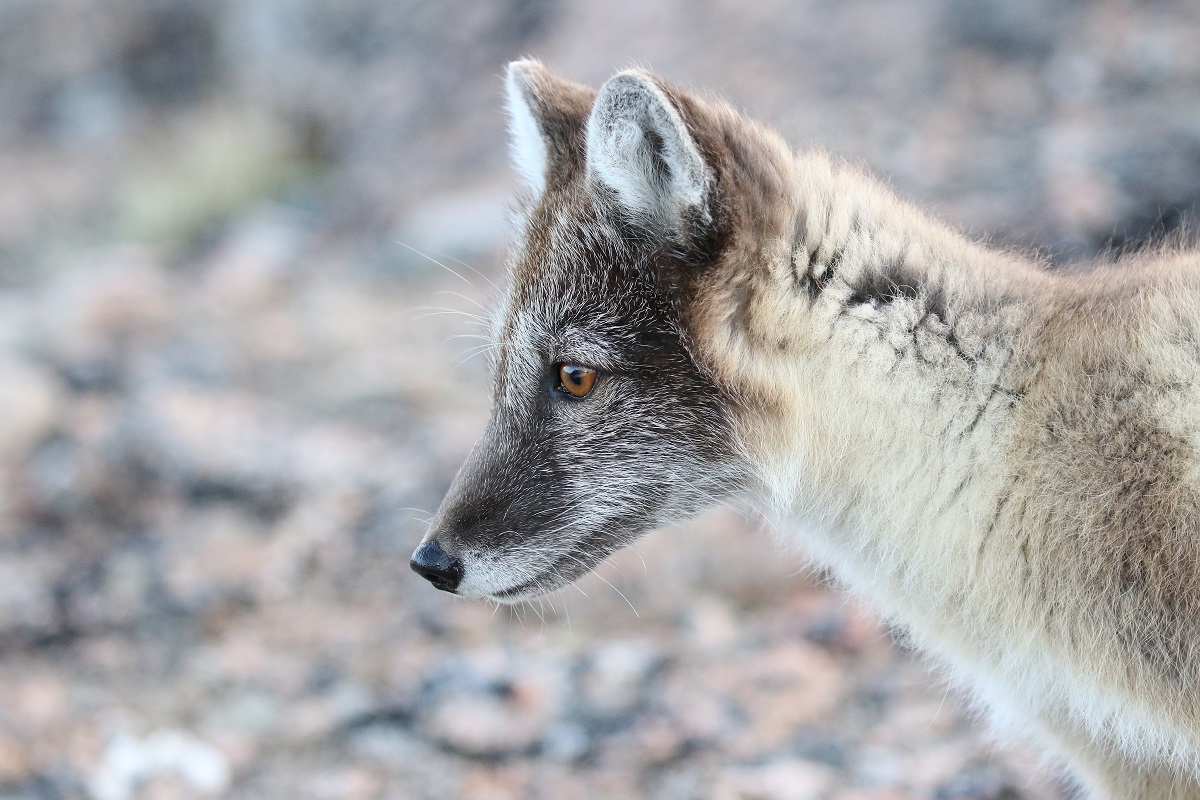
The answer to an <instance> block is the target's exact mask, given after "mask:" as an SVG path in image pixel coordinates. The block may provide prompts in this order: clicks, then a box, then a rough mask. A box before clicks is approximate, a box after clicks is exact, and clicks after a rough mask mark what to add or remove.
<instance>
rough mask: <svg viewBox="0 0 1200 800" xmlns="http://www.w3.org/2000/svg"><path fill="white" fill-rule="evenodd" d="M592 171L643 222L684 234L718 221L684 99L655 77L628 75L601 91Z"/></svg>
mask: <svg viewBox="0 0 1200 800" xmlns="http://www.w3.org/2000/svg"><path fill="white" fill-rule="evenodd" d="M587 167H588V174H589V177H591V178H593V179H594V180H597V181H599V182H600V183H601V184H603V185H604V186H607V187H608V188H609V189H610V190H612V191H613V193H614V194H615V196H616V199H617V201H618V203H619V204H620V205H621V207H622V209H623V210H624V211H625V213H626V214H627V215H628V216H629V217H631V218H632V219H634V220H635V221H638V222H641V223H643V224H650V225H653V226H657V227H664V228H666V229H668V230H670V231H676V232H680V231H683V230H684V229H686V228H689V227H694V226H695V225H697V224H699V225H701V226H703V225H707V224H709V223H711V222H712V194H713V177H712V173H711V170H710V169H709V167H708V165H707V164H706V163H705V159H704V157H703V156H702V155H701V152H700V149H699V147H698V146H697V143H696V141H695V139H694V138H693V135H692V133H691V132H690V131H689V129H688V126H687V123H686V122H685V121H684V117H683V115H682V114H681V113H680V109H679V107H678V106H677V105H676V100H675V99H673V98H672V96H671V94H670V93H669V91H668V90H667V89H666V88H665V87H663V86H662V85H660V83H659V82H658V80H657V79H656V78H655V77H654V76H652V75H650V74H649V73H646V72H642V71H641V70H629V71H626V72H622V73H620V74H618V75H616V76H614V77H613V78H612V79H610V80H609V81H608V82H607V83H605V84H604V86H602V87H601V88H600V93H599V95H598V96H597V98H596V102H595V105H594V106H593V108H592V113H591V115H590V116H589V117H588V122H587Z"/></svg>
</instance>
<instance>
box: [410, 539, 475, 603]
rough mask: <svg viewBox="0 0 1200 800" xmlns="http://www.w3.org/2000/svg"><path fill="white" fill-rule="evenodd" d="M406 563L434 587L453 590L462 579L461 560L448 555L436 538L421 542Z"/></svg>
mask: <svg viewBox="0 0 1200 800" xmlns="http://www.w3.org/2000/svg"><path fill="white" fill-rule="evenodd" d="M408 565H409V566H410V567H412V568H413V572H416V573H417V574H418V575H420V576H422V577H423V578H425V579H427V580H428V581H429V582H430V583H432V584H433V586H434V588H436V589H441V590H442V591H443V592H453V591H454V590H455V589H457V588H458V582H459V581H461V580H462V576H463V567H462V562H461V561H459V560H458V559H457V558H454V557H453V556H451V555H449V554H448V553H447V552H446V551H445V550H443V549H442V546H441V545H440V544H438V543H437V540H436V539H430V540H429V541H427V542H424V543H422V544H421V546H420V547H418V548H417V550H416V552H415V553H413V555H412V560H411V561H409V562H408Z"/></svg>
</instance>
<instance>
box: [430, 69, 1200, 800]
mask: <svg viewBox="0 0 1200 800" xmlns="http://www.w3.org/2000/svg"><path fill="white" fill-rule="evenodd" d="M507 90H508V106H509V112H510V129H511V138H512V155H513V160H514V162H515V165H516V168H517V170H518V172H519V173H520V175H521V177H522V178H523V180H524V183H525V184H526V186H527V189H528V191H527V193H526V194H525V196H524V197H523V198H522V199H521V201H520V207H519V211H518V213H517V240H516V246H515V248H514V252H513V254H512V257H511V263H510V285H509V288H508V290H507V295H506V298H505V300H504V303H503V306H502V307H501V308H500V309H499V314H498V317H497V340H498V348H497V351H496V352H497V356H496V360H495V387H494V394H493V404H492V406H493V407H492V418H491V421H490V423H489V424H488V427H487V430H486V431H485V433H484V434H483V436H482V438H481V439H480V440H479V442H478V444H477V445H476V446H475V448H474V450H473V451H472V453H471V455H470V457H469V458H468V460H467V462H466V464H465V465H464V466H463V468H462V470H461V471H460V472H459V474H458V476H457V478H455V480H454V483H453V486H452V487H451V489H450V491H449V493H448V495H447V497H446V499H445V501H444V502H443V504H442V507H441V509H440V511H439V512H438V515H437V518H436V520H435V521H434V524H433V526H432V528H431V529H430V532H429V534H428V535H427V536H426V538H425V540H424V542H423V543H422V544H421V546H420V547H419V548H418V549H417V551H416V553H415V554H414V555H413V560H412V566H413V568H414V569H415V570H416V571H417V572H419V573H421V574H422V575H424V576H425V577H427V578H428V579H429V580H430V581H431V582H432V583H433V584H434V585H435V586H436V587H438V588H439V589H444V590H446V591H451V592H456V593H458V594H460V595H463V596H465V597H489V598H493V599H495V600H500V601H505V602H510V601H517V600H521V599H524V598H529V597H532V596H535V595H538V594H541V593H543V592H547V591H550V590H552V589H555V588H558V587H560V586H563V585H565V584H567V583H568V582H570V581H572V580H574V579H575V578H577V577H579V576H580V575H581V574H583V573H585V572H586V571H588V570H589V569H590V568H591V567H593V566H594V565H595V564H597V563H598V562H599V561H600V560H602V559H603V558H605V557H606V556H607V555H608V554H609V553H611V552H612V551H614V550H616V549H617V548H619V547H621V546H622V545H624V544H627V543H629V542H631V541H633V540H634V539H636V538H637V537H639V536H641V535H642V534H643V533H645V532H647V531H649V530H651V529H652V528H655V527H657V526H660V525H662V524H664V523H667V522H671V521H676V520H680V519H682V518H685V517H688V516H691V515H693V514H695V513H697V512H699V511H701V510H703V509H704V508H706V507H708V506H710V505H711V504H713V503H717V502H721V501H722V500H727V499H732V498H744V497H750V498H753V500H752V502H757V503H758V504H759V505H760V506H761V507H763V508H764V509H765V510H767V511H768V512H769V513H771V514H773V515H774V516H775V517H776V518H778V519H779V520H780V521H781V525H782V526H784V527H785V529H786V527H787V526H788V524H789V521H792V522H795V523H797V524H796V525H795V526H794V527H796V528H798V529H801V530H803V531H804V532H805V533H804V536H803V539H804V541H803V546H804V548H805V549H806V550H807V551H808V552H810V553H811V554H812V555H813V557H814V558H816V559H817V560H819V561H820V562H821V563H822V564H824V565H826V566H828V567H829V568H830V569H831V570H832V571H833V572H834V574H836V575H837V576H838V577H839V579H840V580H841V581H842V582H844V583H845V584H846V585H847V586H849V587H850V588H851V589H852V590H854V591H856V592H858V593H860V594H861V595H862V596H863V597H865V598H866V599H867V600H868V601H869V602H870V603H872V604H873V605H874V606H875V607H876V608H877V609H878V610H879V611H880V612H881V613H883V614H885V615H887V616H888V617H889V618H891V619H894V620H895V621H897V622H898V623H900V624H902V625H903V626H905V627H906V628H907V630H908V631H909V633H910V635H911V637H912V639H913V640H914V641H915V642H917V643H918V644H920V645H921V646H923V647H924V648H925V649H927V650H928V651H929V652H931V653H932V654H933V655H934V656H935V657H936V658H937V659H938V660H939V661H941V662H942V663H944V664H946V665H947V666H948V667H949V669H950V671H951V674H952V675H953V677H954V678H955V679H957V680H959V681H960V682H961V683H963V684H964V685H965V686H966V687H968V690H969V691H970V692H972V693H973V694H974V695H975V696H976V697H977V698H978V699H979V700H980V701H981V702H982V703H983V704H984V705H985V707H987V708H989V709H990V710H991V712H992V715H993V716H994V717H995V719H996V720H997V721H998V722H1000V723H1002V724H1004V725H1005V726H1006V727H1007V729H1009V730H1014V729H1015V730H1017V731H1020V732H1023V733H1024V734H1026V735H1028V736H1031V737H1034V738H1035V739H1036V740H1038V741H1041V742H1043V743H1044V744H1045V745H1046V746H1047V747H1049V748H1051V749H1052V750H1053V751H1054V752H1057V753H1059V754H1061V756H1062V757H1063V758H1065V759H1066V760H1067V761H1068V762H1069V764H1070V765H1071V766H1072V767H1073V769H1074V771H1075V773H1076V775H1077V776H1078V778H1079V779H1080V781H1081V783H1082V784H1083V785H1084V786H1086V787H1087V790H1088V791H1089V793H1090V796H1092V797H1096V798H1121V799H1122V800H1127V799H1128V798H1156V799H1158V798H1200V253H1198V252H1197V251H1190V252H1189V251H1185V250H1183V249H1178V250H1176V251H1172V252H1168V251H1163V252H1159V253H1157V254H1155V255H1153V256H1148V257H1144V258H1136V259H1135V258H1130V259H1126V260H1124V261H1123V263H1120V264H1115V265H1102V266H1097V267H1095V268H1093V269H1088V270H1071V271H1065V270H1047V269H1046V268H1044V266H1043V265H1041V264H1037V263H1033V262H1031V261H1030V260H1029V259H1027V258H1025V257H1023V256H1021V255H1018V254H1015V253H1011V252H1004V251H1000V250H996V249H991V248H988V247H985V246H983V245H980V244H977V243H974V242H972V241H969V240H968V239H966V238H964V237H963V236H961V235H960V234H958V233H957V232H955V231H954V230H952V229H951V228H950V227H948V226H946V225H944V224H942V223H940V222H938V221H937V220H935V219H932V218H931V217H930V216H929V215H927V214H925V213H923V212H921V211H920V210H918V209H916V208H914V207H913V206H911V205H908V204H906V203H904V202H902V201H900V200H898V199H897V198H896V197H894V196H893V194H892V193H891V192H889V191H888V190H887V189H886V188H884V187H882V186H881V185H880V184H879V183H877V182H875V181H874V180H872V179H871V178H869V177H867V176H865V175H863V174H862V173H861V172H859V171H857V170H856V169H854V168H852V167H849V166H847V165H846V164H843V163H841V162H838V161H837V160H835V159H832V158H830V157H829V156H827V155H825V154H822V153H819V152H806V153H800V154H797V153H795V152H793V150H792V149H791V148H790V147H788V146H787V144H786V143H785V142H784V141H782V140H781V139H780V137H778V136H777V135H776V134H774V133H772V132H771V131H769V130H767V129H766V128H764V127H763V126H761V125H759V124H757V123H755V122H752V121H750V120H747V119H745V118H743V117H742V116H740V115H739V114H738V113H736V112H735V111H733V110H732V109H731V108H730V107H729V106H728V105H726V104H724V103H722V102H719V101H715V100H712V99H706V98H702V97H699V96H696V95H694V94H691V93H687V92H684V91H681V90H679V89H677V88H675V87H673V86H671V85H670V84H668V83H666V82H664V81H663V80H661V79H660V78H658V77H656V76H655V75H652V74H650V73H647V72H644V71H640V70H630V71H626V72H621V73H619V74H617V75H616V76H615V77H613V78H612V79H611V80H609V81H608V82H607V83H605V84H604V85H603V86H602V87H601V88H600V90H599V92H596V91H594V90H591V89H589V88H586V87H584V86H580V85H577V84H574V83H571V82H568V81H566V80H563V79H561V78H559V77H556V76H555V75H553V74H551V73H550V72H548V71H547V70H546V69H545V68H544V67H542V66H541V65H540V64H539V63H537V62H534V61H518V62H515V63H513V64H512V65H511V66H510V67H509V69H508V75H507Z"/></svg>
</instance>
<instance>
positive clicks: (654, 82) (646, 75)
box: [600, 68, 662, 97]
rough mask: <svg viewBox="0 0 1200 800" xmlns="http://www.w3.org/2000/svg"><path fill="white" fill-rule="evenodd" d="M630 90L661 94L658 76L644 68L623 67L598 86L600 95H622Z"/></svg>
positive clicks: (640, 92)
mask: <svg viewBox="0 0 1200 800" xmlns="http://www.w3.org/2000/svg"><path fill="white" fill-rule="evenodd" d="M630 92H635V93H639V94H647V93H649V94H653V95H661V94H662V85H661V81H660V80H659V78H658V76H657V75H655V74H654V73H653V72H650V71H649V70H645V69H638V68H630V69H624V70H621V71H620V72H618V73H617V74H615V75H613V76H612V77H611V78H609V79H608V80H607V81H605V82H604V85H603V86H601V87H600V95H602V96H610V97H611V96H613V95H624V94H627V93H630Z"/></svg>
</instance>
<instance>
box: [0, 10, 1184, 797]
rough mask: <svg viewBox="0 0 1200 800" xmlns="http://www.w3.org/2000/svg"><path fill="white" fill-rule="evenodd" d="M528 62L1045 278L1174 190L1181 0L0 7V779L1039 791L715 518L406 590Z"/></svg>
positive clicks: (880, 637) (82, 786)
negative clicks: (921, 219) (929, 217)
mask: <svg viewBox="0 0 1200 800" xmlns="http://www.w3.org/2000/svg"><path fill="white" fill-rule="evenodd" d="M523 54H535V55H538V56H540V57H542V58H543V59H545V60H546V61H547V63H549V64H550V65H552V66H553V67H555V68H556V69H559V70H560V71H562V72H564V73H565V74H568V75H570V76H572V77H575V78H576V79H579V80H584V81H588V82H591V83H594V84H596V83H599V82H600V81H601V80H603V79H604V77H605V76H606V75H608V74H610V73H611V72H612V71H613V70H614V69H616V68H618V67H620V66H624V65H626V64H629V63H639V64H648V65H650V66H652V67H653V68H655V69H657V70H659V71H660V72H662V73H664V74H666V75H669V76H671V77H673V78H675V79H677V80H679V81H680V82H682V83H684V84H686V85H693V86H702V87H707V88H709V89H712V90H714V91H719V92H721V93H723V94H726V95H728V96H730V97H731V98H733V99H735V100H736V101H737V102H738V103H739V104H740V105H741V106H742V107H744V108H746V109H747V110H748V111H750V112H751V113H754V114H755V115H757V116H759V117H761V118H763V119H765V120H767V121H769V122H771V123H773V124H775V125H776V126H777V127H779V128H780V129H781V130H782V131H783V132H784V133H785V134H786V135H787V136H788V137H789V138H790V139H791V140H792V141H795V142H797V143H799V144H804V143H808V144H820V145H821V146H824V147H828V148H830V149H833V150H835V151H837V152H840V153H843V154H845V155H847V156H848V157H851V158H854V159H855V160H858V161H862V162H863V163H865V164H867V165H868V166H869V167H870V168H872V169H874V170H876V171H877V172H879V173H880V174H882V175H885V176H887V179H888V180H889V181H891V182H892V183H893V184H894V185H895V186H896V187H897V189H898V190H899V191H901V192H902V193H903V194H905V195H907V196H910V197H912V198H914V199H915V200H917V201H919V202H922V203H924V204H926V205H929V206H931V207H932V208H934V209H935V210H936V211H937V212H938V213H940V214H942V215H943V216H945V217H947V218H949V219H951V220H953V221H955V222H957V223H959V224H961V225H963V226H964V227H967V228H969V229H972V230H981V231H989V232H991V233H992V234H993V235H994V237H995V238H996V239H997V240H998V241H1002V242H1007V243H1011V244H1014V245H1016V246H1022V247H1036V248H1039V249H1041V250H1042V251H1043V252H1045V253H1047V254H1049V255H1050V256H1051V257H1052V258H1054V259H1055V260H1057V261H1060V262H1069V261H1072V260H1075V259H1077V258H1080V257H1084V256H1088V255H1092V254H1095V253H1097V252H1101V251H1104V250H1106V249H1110V248H1120V247H1136V246H1138V243H1139V242H1142V241H1144V240H1145V239H1146V237H1147V236H1155V235H1162V234H1164V233H1170V232H1172V231H1174V230H1176V229H1178V228H1182V227H1185V226H1186V225H1187V224H1188V223H1189V222H1191V223H1192V224H1194V220H1195V205H1196V203H1197V201H1198V200H1200V6H1197V5H1196V4H1195V3H1192V2H1189V0H1160V2H1156V3H1153V4H1133V3H1125V2H1116V1H1115V0H1096V2H1091V3H1078V2H1071V1H1070V0H1047V1H1046V2H1039V1H1038V0H980V1H979V2H973V3H966V2H963V3H953V2H949V0H913V2H909V3H904V4H901V3H895V2H887V1H886V0H844V1H842V2H834V0H805V1H804V2H799V3H785V2H782V0H761V2H755V3H752V4H747V3H742V2H737V3H734V2H727V1H726V0H708V2H703V3H694V2H685V0H667V1H666V2H662V3H655V4H639V3H633V2H628V0H614V2H612V3H607V4H599V3H590V4H589V3H583V2H578V1H576V2H551V0H502V1H500V2H495V3H487V4H485V3H469V2H466V0H447V2H441V3H431V2H421V1H420V0H392V1H391V2H383V0H343V2H339V3H332V2H323V1H322V0H207V1H203V0H192V1H191V2H184V1H183V0H106V1H105V2H100V0H6V1H5V2H0V175H3V176H4V177H3V180H0V797H2V798H14V799H15V798H31V799H32V798H94V800H126V799H129V800H132V798H147V799H149V798H155V799H157V798H175V797H181V798H183V797H233V798H259V797H262V798H277V797H287V796H290V797H296V798H310V797H311V798H323V797H330V798H404V799H405V800H407V799H409V798H413V799H417V798H463V800H500V799H501V798H514V799H516V798H546V799H547V800H549V799H550V798H553V799H554V800H569V799H571V798H580V800H597V799H598V798H636V797H646V798H667V799H671V798H680V799H681V800H682V799H685V798H686V799H688V800H690V799H692V798H696V799H700V798H712V799H713V800H807V799H808V798H823V799H827V800H851V798H855V799H858V798H874V799H875V800H887V799H891V798H913V797H920V798H926V797H929V798H939V799H940V800H968V799H970V800H984V799H985V798H988V799H993V800H998V799H999V798H1004V799H1005V800H1018V798H1028V799H1029V800H1034V799H1037V800H1049V799H1050V798H1061V797H1065V796H1066V792H1067V787H1066V785H1065V784H1064V783H1062V782H1061V781H1060V780H1058V779H1056V778H1055V777H1054V774H1053V773H1052V772H1047V771H1045V770H1043V769H1041V768H1040V767H1039V754H1038V753H1036V752H1031V751H1029V750H1024V749H1021V747H1020V746H1019V745H1013V746H1003V747H998V746H996V744H995V743H993V742H991V741H989V740H988V738H987V735H986V734H985V732H984V726H983V724H982V723H981V721H980V720H979V719H978V718H977V717H975V716H973V715H972V714H971V713H970V712H969V710H968V709H967V708H966V706H965V704H964V702H963V700H962V698H961V697H960V696H959V695H958V694H957V693H956V692H954V691H953V690H950V689H948V688H947V687H946V686H945V685H943V684H942V683H940V682H939V680H938V678H937V676H936V672H933V671H931V670H930V669H929V667H928V665H927V664H925V663H924V662H923V661H921V660H920V658H919V657H918V656H916V655H914V654H912V653H910V652H907V651H906V650H904V649H903V648H902V647H900V646H898V645H897V644H895V641H894V638H893V636H892V633H893V632H892V631H889V630H888V629H887V628H886V627H884V626H882V625H881V624H880V623H879V622H878V621H877V620H875V619H874V618H872V617H871V616H870V614H869V612H868V611H866V610H863V609H860V608H859V607H858V606H857V605H855V604H854V602H853V601H852V600H849V599H847V598H846V596H845V595H844V594H842V593H840V592H838V591H836V590H833V589H830V588H828V587H827V586H826V585H825V581H824V580H823V576H822V575H820V574H812V573H811V572H808V571H806V567H805V561H804V558H803V554H802V553H792V552H790V551H787V550H785V549H783V548H782V546H781V545H779V544H778V543H777V542H776V541H775V540H773V538H772V535H771V534H770V533H769V532H768V531H766V529H765V527H764V526H763V525H761V524H760V523H759V522H758V521H756V520H754V519H751V518H747V517H743V516H740V515H739V514H737V513H735V512H730V511H723V512H718V513H714V514H711V515H709V516H706V517H705V518H703V519H701V520H699V521H697V522H696V523H695V524H692V525H689V526H687V527H685V528H680V529H676V530H668V531H662V532H660V533H657V534H654V535H653V536H651V537H649V538H648V539H646V540H645V542H644V543H643V544H642V545H640V546H639V547H638V548H637V549H636V550H635V551H630V552H626V553H622V554H620V555H619V556H618V557H617V558H615V559H614V560H613V561H612V562H611V563H609V564H607V565H605V566H604V567H603V568H602V569H601V570H600V572H599V574H598V575H596V576H591V577H589V578H587V579H585V580H584V581H582V582H581V583H580V584H579V587H578V589H568V590H565V591H563V592H561V593H559V594H558V595H556V596H554V597H551V598H549V599H547V600H546V602H545V603H544V604H535V605H527V606H525V607H522V608H518V609H514V610H509V609H500V610H496V609H494V608H492V607H490V606H487V605H484V604H480V603H469V602H463V601H455V600H454V599H453V598H450V597H448V596H446V595H444V594H441V593H438V592H434V591H432V590H431V589H430V588H429V587H428V585H426V584H425V582H424V581H422V580H420V579H419V578H417V577H416V576H414V575H412V574H411V572H410V571H409V569H408V567H407V560H408V555H409V553H410V552H411V550H412V548H413V546H414V545H415V543H416V542H417V541H418V540H419V538H420V535H421V533H422V531H423V520H424V519H425V518H426V516H427V515H428V514H429V512H430V511H431V510H432V509H433V508H434V507H435V506H436V505H437V503H438V501H439V498H440V494H441V492H442V491H444V489H445V487H446V486H447V485H448V483H449V480H450V478H451V476H452V475H453V473H454V470H455V469H456V468H457V466H458V463H459V462H460V460H461V459H462V457H463V455H464V454H465V452H466V451H467V449H468V448H469V447H470V444H471V442H472V441H473V439H474V437H475V436H476V435H477V433H478V432H479V431H480V430H481V428H482V425H483V422H484V419H485V418H486V403H487V399H486V395H487V393H486V390H485V389H484V388H483V387H484V386H486V374H485V372H484V365H483V362H482V360H481V359H479V358H477V357H473V356H472V355H471V350H470V347H471V344H472V342H471V340H470V339H464V338H460V337H462V336H464V335H468V334H472V333H474V332H475V329H474V327H473V320H472V319H471V318H470V316H469V315H470V314H471V313H472V312H475V311H477V304H484V305H486V304H487V303H488V302H489V299H490V298H492V297H494V295H495V289H494V288H493V287H492V286H491V285H490V284H491V282H493V281H494V282H497V283H499V282H500V280H501V278H500V275H501V269H500V264H501V259H502V253H503V246H504V215H505V201H506V197H507V196H508V193H509V192H510V191H511V189H512V186H513V180H512V178H511V177H510V175H509V172H508V169H507V167H506V165H505V163H504V154H505V142H504V121H503V117H502V114H501V101H500V80H499V77H498V76H499V75H500V73H501V71H502V69H503V66H504V64H505V63H506V62H507V61H508V60H509V59H511V58H513V57H517V56H520V55H523ZM422 254H424V255H422ZM435 259H436V260H437V261H441V262H443V263H445V264H447V265H448V266H449V267H452V268H453V270H454V271H456V272H458V273H460V274H462V275H463V276H464V277H463V278H460V277H458V276H457V275H455V274H454V273H453V272H452V271H451V269H449V268H443V267H442V266H440V265H438V264H437V263H435ZM459 261H463V262H467V263H469V264H471V265H472V268H473V269H466V268H465V267H461V266H459V265H458V263H456V262H459ZM476 270H477V271H476ZM466 278H470V280H466Z"/></svg>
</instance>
